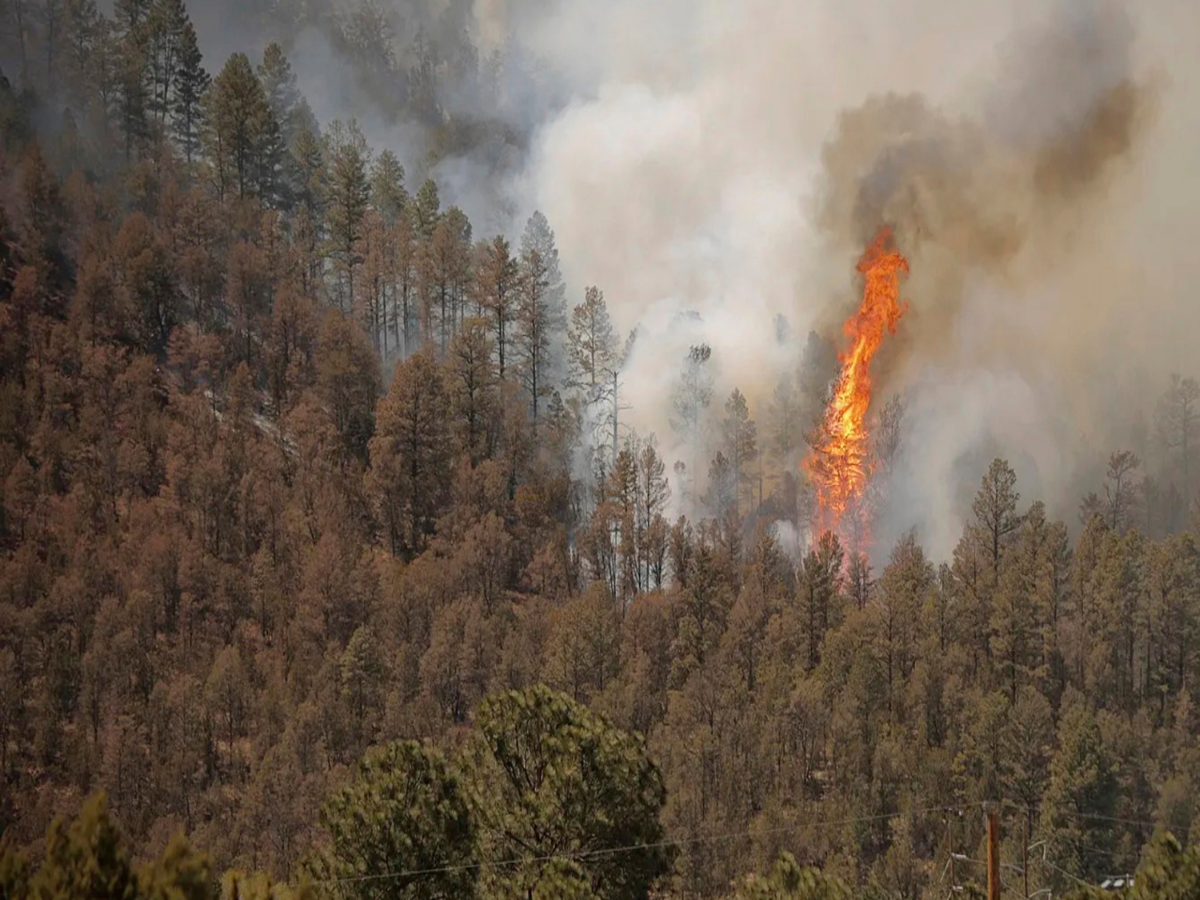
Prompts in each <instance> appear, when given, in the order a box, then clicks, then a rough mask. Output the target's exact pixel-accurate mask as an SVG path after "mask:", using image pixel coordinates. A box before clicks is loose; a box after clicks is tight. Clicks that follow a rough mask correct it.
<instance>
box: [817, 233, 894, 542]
mask: <svg viewBox="0 0 1200 900" xmlns="http://www.w3.org/2000/svg"><path fill="white" fill-rule="evenodd" d="M857 268H858V271H859V272H861V273H862V275H863V278H864V283H863V298H862V303H861V304H860V306H859V308H858V311H857V312H855V314H854V315H853V316H851V317H850V318H849V319H847V320H846V322H845V324H844V325H843V326H842V331H843V333H844V334H845V336H846V337H847V338H848V339H849V346H848V347H847V348H846V349H845V350H844V351H842V352H841V353H840V354H839V360H840V362H841V373H840V374H839V375H838V380H837V383H836V385H835V387H834V394H833V397H832V399H831V400H830V401H829V406H828V407H827V408H826V410H825V417H824V420H823V422H822V423H821V426H820V429H819V432H818V434H817V436H816V438H815V440H813V442H812V443H813V446H812V452H811V453H810V454H809V456H808V458H807V459H806V460H805V462H804V468H805V470H806V471H807V472H808V475H809V478H810V480H811V482H812V484H813V487H814V488H815V490H816V495H817V507H818V508H817V519H816V522H815V523H814V524H815V526H816V533H817V534H821V533H824V532H825V531H833V532H834V533H836V534H838V536H839V537H841V538H843V540H844V541H845V542H846V543H849V544H850V545H851V546H852V547H854V548H855V549H856V550H861V549H864V548H865V545H866V544H867V543H869V537H868V533H867V521H866V515H865V512H866V511H865V509H864V502H863V501H864V499H865V493H866V488H867V486H868V483H869V480H870V477H871V459H870V436H869V434H868V432H867V424H866V416H867V410H868V409H869V408H870V406H871V361H872V360H873V359H874V358H875V354H876V353H877V352H878V350H879V347H880V345H881V344H882V343H883V339H884V336H885V335H886V334H895V332H896V324H897V323H898V322H899V321H900V317H901V316H903V315H904V313H905V311H906V310H907V309H908V304H907V303H905V302H902V301H901V300H900V275H901V273H907V272H908V261H907V260H906V259H905V258H904V257H903V256H902V255H901V254H900V253H899V251H897V250H896V249H895V245H894V243H893V240H892V230H891V228H890V227H887V226H885V227H884V228H883V229H881V230H880V232H879V233H878V234H877V235H876V236H875V239H874V240H873V241H872V242H871V244H870V245H869V246H868V247H867V249H866V251H865V252H864V253H863V255H862V258H861V259H860V260H859V262H858V267H857Z"/></svg>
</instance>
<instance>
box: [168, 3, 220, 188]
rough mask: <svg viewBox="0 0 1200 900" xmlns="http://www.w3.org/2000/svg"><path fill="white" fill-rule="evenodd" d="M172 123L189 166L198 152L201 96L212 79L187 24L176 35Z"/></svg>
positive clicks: (202, 108)
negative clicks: (205, 68)
mask: <svg viewBox="0 0 1200 900" xmlns="http://www.w3.org/2000/svg"><path fill="white" fill-rule="evenodd" d="M176 52H177V54H178V65H177V66H176V68H175V83H174V86H173V88H174V94H173V102H172V109H171V122H172V125H173V127H174V132H175V141H176V143H177V144H178V145H179V149H180V150H182V151H183V157H184V159H185V160H186V161H187V164H188V165H189V166H190V165H191V164H192V163H193V162H195V161H196V158H197V156H198V155H199V153H200V148H201V138H202V134H203V129H204V104H203V100H204V95H205V94H206V93H207V92H208V87H209V84H210V83H211V82H212V79H211V78H210V77H209V74H208V72H206V71H205V70H204V66H203V57H202V56H201V53H200V45H199V43H198V42H197V41H196V29H195V28H194V27H193V26H192V23H191V22H188V23H187V24H186V25H185V26H184V28H183V31H182V32H181V34H180V36H179V46H178V48H177V51H176Z"/></svg>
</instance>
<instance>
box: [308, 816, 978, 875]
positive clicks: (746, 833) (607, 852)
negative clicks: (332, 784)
mask: <svg viewBox="0 0 1200 900" xmlns="http://www.w3.org/2000/svg"><path fill="white" fill-rule="evenodd" d="M976 805H982V804H975V803H970V804H967V805H966V806H967V807H974V806H976ZM962 809H963V807H962V806H932V807H925V808H920V809H906V810H900V811H899V812H894V813H881V814H879V815H875V816H857V817H854V818H849V819H827V820H823V821H820V820H819V821H815V822H811V821H810V822H803V823H799V824H796V825H788V826H783V827H780V828H768V829H751V828H747V829H743V830H741V831H734V832H727V833H724V834H710V835H697V836H695V837H690V838H673V839H668V840H662V841H651V842H643V843H639V844H627V845H625V846H621V847H602V848H599V849H596V850H583V851H580V852H579V853H572V854H565V853H549V854H545V855H543V856H532V857H530V856H527V857H514V858H511V859H503V860H496V861H489V862H482V861H477V862H471V863H460V864H458V865H449V866H432V867H429V868H425V869H406V870H401V871H397V872H378V873H375V874H369V875H348V876H344V877H341V878H326V879H322V880H319V881H312V882H309V883H310V884H314V885H328V884H349V883H360V882H364V881H384V880H389V879H401V878H418V877H423V876H426V875H443V874H450V873H452V872H469V871H472V870H475V869H482V868H485V867H497V868H507V867H511V866H522V865H529V864H531V863H544V862H556V861H562V862H570V861H574V860H581V859H595V858H597V857H604V856H617V855H621V854H625V853H637V852H639V851H642V850H655V849H661V848H664V847H682V846H688V845H695V844H707V843H714V844H715V843H720V842H722V841H729V840H735V839H737V838H740V837H754V836H757V835H775V834H794V833H795V832H797V831H801V830H802V829H805V828H814V827H816V828H834V827H839V826H843V825H859V824H862V823H864V822H885V821H890V820H892V819H898V818H900V817H901V816H906V815H924V814H927V813H935V812H959V811H961V810H962Z"/></svg>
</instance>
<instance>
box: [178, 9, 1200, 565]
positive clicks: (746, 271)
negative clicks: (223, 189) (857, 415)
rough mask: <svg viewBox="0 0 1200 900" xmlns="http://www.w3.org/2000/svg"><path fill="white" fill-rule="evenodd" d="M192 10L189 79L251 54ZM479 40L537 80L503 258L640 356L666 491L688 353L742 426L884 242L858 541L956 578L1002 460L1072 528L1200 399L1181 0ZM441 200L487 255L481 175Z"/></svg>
mask: <svg viewBox="0 0 1200 900" xmlns="http://www.w3.org/2000/svg"><path fill="white" fill-rule="evenodd" d="M380 2H384V4H385V5H386V4H387V3H400V2H401V0H380ZM427 5H429V6H430V7H431V8H434V7H437V6H438V0H431V2H430V3H429V4H427ZM200 6H202V7H204V9H206V10H208V11H207V12H205V11H202V10H200V9H197V10H195V12H194V14H195V15H196V18H197V24H198V28H199V30H200V32H201V38H202V42H203V43H204V46H205V48H206V51H208V52H209V54H210V65H211V66H212V67H214V68H215V67H216V65H217V64H218V60H217V59H213V56H214V55H215V56H216V57H218V59H219V57H220V56H221V55H222V54H224V53H225V52H227V51H229V50H233V49H247V50H249V49H251V47H250V46H249V45H247V46H245V47H243V46H242V44H245V43H246V40H247V39H248V37H247V34H246V33H245V32H238V33H236V34H234V33H231V31H232V29H231V28H230V26H229V25H228V22H229V21H230V19H229V18H228V17H227V16H226V14H225V13H224V12H222V10H224V9H225V5H224V4H223V3H216V2H214V3H212V4H211V5H208V4H200ZM234 19H235V20H236V16H235V17H234ZM470 20H471V28H472V30H473V32H474V38H475V39H476V41H477V42H478V43H479V44H480V45H481V47H482V49H484V51H485V52H486V50H487V49H488V48H489V47H493V46H499V45H501V44H507V45H509V46H510V47H512V46H514V45H515V46H516V47H518V48H520V49H521V50H523V51H525V52H526V53H527V54H528V56H530V57H534V56H536V57H538V58H539V59H540V60H541V61H542V62H543V64H544V65H545V66H546V68H547V70H548V71H549V72H550V73H551V80H552V81H553V83H554V85H555V96H556V102H555V103H554V104H553V105H551V104H549V103H546V104H544V105H539V98H538V97H537V96H534V97H530V98H528V108H525V109H523V110H522V115H523V116H524V117H525V118H526V119H527V120H528V121H532V122H534V123H536V127H535V129H534V130H533V138H532V143H531V147H530V151H529V156H528V158H527V159H526V160H525V161H524V164H523V165H522V166H520V167H519V168H520V171H519V174H518V175H515V176H513V177H512V178H511V179H510V180H509V181H508V182H507V183H506V184H504V185H502V191H501V193H502V194H503V195H504V196H506V197H508V198H509V199H510V200H511V201H512V202H513V203H515V205H516V211H517V215H516V216H515V217H513V218H512V219H511V220H509V221H503V220H499V219H496V214H495V212H494V210H492V211H491V212H490V215H491V217H492V219H496V221H497V222H498V224H499V225H500V226H501V227H504V228H506V229H507V230H509V231H510V233H513V234H515V233H516V232H518V231H519V228H520V225H521V223H522V222H523V221H524V217H525V216H527V215H528V214H529V213H530V212H532V210H533V209H535V208H537V209H541V210H542V211H543V212H544V213H545V214H546V216H547V217H548V219H549V221H550V224H551V226H552V227H553V228H554V230H555V233H556V236H557V239H558V245H559V250H560V254H561V262H562V269H563V273H564V276H565V277H566V280H567V283H568V286H569V289H570V291H571V295H570V296H571V297H572V298H573V300H575V301H577V300H578V299H581V298H582V294H583V289H584V287H585V286H586V285H588V284H596V285H598V286H599V287H601V288H602V289H603V290H604V293H605V297H606V299H607V300H608V302H609V304H610V307H611V308H612V310H613V312H614V315H615V318H616V320H617V323H618V324H619V326H620V327H621V328H622V330H623V331H628V330H629V329H632V328H634V327H635V326H639V327H640V328H641V329H642V337H641V339H640V340H639V342H638V344H637V349H636V351H635V353H634V356H633V358H632V359H631V361H630V364H629V367H628V370H627V372H626V375H625V399H626V400H627V401H628V403H629V404H630V405H631V406H632V408H631V409H630V410H629V411H628V412H627V413H626V414H625V415H626V417H627V421H628V422H629V423H630V424H633V425H635V426H636V427H637V428H638V429H639V430H640V431H642V432H643V433H645V432H649V431H654V432H656V433H657V435H658V437H659V439H660V442H661V443H662V444H663V445H664V448H665V450H666V453H667V456H668V464H670V462H672V461H673V458H674V456H673V455H672V454H673V453H674V452H675V451H676V448H674V447H672V444H673V439H672V437H671V435H670V429H669V426H668V424H667V419H668V396H669V392H670V387H671V383H672V380H673V378H674V376H675V374H676V373H677V371H678V368H679V362H680V360H681V359H682V357H683V355H684V353H685V351H686V348H687V346H688V344H689V343H692V342H695V341H698V340H705V341H707V342H709V343H710V344H711V345H712V346H713V349H714V361H715V362H716V364H717V367H718V372H719V377H718V382H717V400H716V401H714V407H716V406H717V405H718V403H719V402H720V401H721V400H723V399H724V397H725V396H727V395H728V392H729V390H730V389H731V388H732V387H733V386H734V385H737V386H739V387H741V389H742V390H743V391H744V392H745V393H746V394H747V395H748V396H749V397H750V398H751V401H752V403H753V404H754V405H755V407H756V410H755V411H756V413H757V414H758V415H759V416H760V418H761V416H762V414H763V410H762V406H763V405H764V403H765V401H766V399H767V398H768V397H769V395H770V392H771V390H772V389H773V387H774V385H775V383H776V382H777V380H778V378H779V375H780V373H781V372H782V371H784V370H785V369H787V368H790V367H794V366H795V365H796V363H797V357H798V354H799V351H800V348H801V346H802V343H803V336H804V334H805V333H806V331H807V330H808V329H810V328H817V329H819V330H821V331H822V332H823V333H826V334H828V335H830V336H833V335H835V334H836V333H837V327H838V324H839V322H840V320H841V318H842V317H844V315H845V314H846V313H847V312H848V311H849V309H850V308H851V307H852V305H853V303H854V302H855V299H856V298H855V291H856V290H857V286H856V283H855V281H854V277H853V276H854V263H855V260H856V258H857V256H858V254H859V252H860V251H861V248H862V245H863V243H864V242H865V241H866V240H867V239H869V237H870V236H871V233H873V231H874V230H875V229H876V228H877V227H878V226H879V225H882V224H884V221H885V220H886V221H889V222H890V223H891V224H894V225H895V226H896V230H897V237H898V239H899V243H900V249H901V250H902V251H903V252H905V253H906V254H907V255H908V256H909V258H910V263H911V269H912V275H911V277H910V278H909V280H908V282H907V283H906V286H905V296H906V298H907V299H908V300H909V301H910V302H911V304H912V308H911V312H910V314H909V315H908V316H907V317H906V318H905V320H904V321H902V323H901V326H900V334H899V335H897V338H896V340H895V342H894V345H893V346H892V347H891V348H885V351H884V352H883V354H882V355H881V357H880V358H879V361H878V362H879V365H880V366H881V370H880V372H879V373H877V374H878V375H879V376H880V381H881V384H880V386H879V387H880V392H881V394H883V393H887V392H890V391H903V392H904V395H905V396H906V398H907V400H908V404H909V407H908V409H909V411H908V416H907V419H906V430H905V434H904V442H905V454H904V458H903V461H902V465H901V467H900V472H899V474H898V476H897V483H896V484H895V485H893V502H892V503H891V505H890V508H889V513H888V521H887V523H886V528H885V529H884V530H885V531H886V532H887V534H880V535H879V537H880V539H881V542H885V541H886V540H887V538H888V537H889V536H890V535H892V534H895V533H896V532H897V531H899V530H902V529H904V528H907V527H909V526H912V525H917V526H918V527H919V530H920V532H921V535H922V537H923V539H924V540H925V542H926V544H927V546H929V548H930V549H931V550H932V552H933V553H934V554H935V555H938V556H943V555H945V554H947V553H948V552H949V550H950V549H951V547H952V546H953V543H954V541H956V540H957V538H958V535H959V533H960V531H961V527H962V517H963V514H964V512H965V511H966V510H967V508H968V506H969V498H970V497H971V495H973V493H974V491H975V488H976V487H977V484H978V480H979V478H980V476H981V474H982V472H983V469H984V468H985V467H986V464H987V462H988V460H990V458H991V457H992V456H993V455H997V454H1000V455H1004V456H1007V457H1008V458H1009V459H1010V460H1011V461H1012V462H1013V464H1014V466H1015V468H1016V469H1017V473H1018V476H1019V479H1020V483H1019V486H1020V488H1021V490H1022V494H1023V497H1024V498H1025V499H1026V500H1033V499H1038V498H1040V499H1044V500H1046V502H1047V504H1048V505H1049V506H1050V510H1051V512H1052V513H1055V514H1057V515H1059V516H1062V517H1064V518H1066V519H1068V520H1069V521H1071V522H1072V523H1073V521H1074V518H1075V510H1076V507H1077V503H1078V499H1079V496H1080V494H1081V493H1082V492H1083V491H1084V490H1090V489H1095V487H1096V482H1097V478H1098V475H1099V473H1100V472H1101V471H1102V468H1103V462H1104V458H1105V457H1106V455H1107V453H1108V451H1109V450H1112V449H1117V448H1118V447H1123V446H1126V445H1128V446H1132V448H1133V449H1135V450H1137V451H1139V452H1142V453H1143V454H1144V455H1148V453H1147V448H1146V447H1145V446H1143V445H1141V444H1138V443H1136V441H1137V440H1138V439H1137V434H1138V430H1137V425H1138V423H1137V421H1136V419H1137V413H1138V412H1139V411H1140V412H1142V413H1144V414H1146V415H1152V410H1153V401H1154V398H1155V397H1156V395H1157V394H1158V393H1159V392H1160V391H1161V390H1162V388H1163V387H1164V386H1165V384H1166V379H1167V375H1168V373H1169V372H1171V371H1181V372H1184V373H1185V374H1200V355H1198V354H1196V353H1195V352H1194V348H1195V346H1196V336H1197V334H1198V333H1200V332H1198V328H1200V301H1197V299H1196V298H1195V296H1194V292H1193V290H1191V286H1192V285H1193V284H1195V283H1196V282H1197V280H1198V279H1200V253H1197V252H1196V251H1195V250H1194V249H1193V246H1192V245H1193V243H1194V237H1193V234H1194V232H1195V231H1196V227H1195V226H1197V225H1200V211H1198V210H1200V206H1198V205H1197V204H1198V201H1200V174H1197V166H1198V158H1197V153H1196V148H1197V147H1198V146H1200V103H1197V102H1196V99H1195V98H1196V97H1197V96H1200V77H1198V76H1200V61H1198V59H1197V54H1196V52H1195V48H1196V47H1197V46H1200V5H1198V4H1196V3H1195V2H1194V0H1140V2H1132V0H1130V2H1128V3H1126V4H1124V5H1123V4H1122V3H1120V2H1119V0H1111V2H1110V0H971V2H965V3H964V2H960V0H912V2H907V3H891V2H886V0H806V2H803V3H796V2H793V0H732V2H731V0H655V2H653V3H646V2H644V0H474V7H473V10H472V12H471V14H470ZM292 58H293V64H294V65H295V68H296V69H297V72H298V74H299V76H300V81H301V87H302V88H303V90H304V91H305V93H306V95H307V96H308V98H309V100H310V102H311V103H312V106H313V108H314V110H315V111H316V113H317V115H318V117H319V118H321V119H322V120H323V121H327V120H329V119H331V118H334V117H345V116H346V115H348V114H350V113H354V114H356V115H357V116H358V117H359V118H360V119H361V120H363V121H364V124H365V126H366V127H365V130H366V132H367V134H368V137H369V138H371V140H372V141H373V142H374V143H376V144H377V145H380V144H384V143H393V144H395V145H397V146H396V147H394V149H398V150H399V151H400V152H401V155H402V156H405V155H406V154H405V152H404V151H405V150H406V149H411V148H410V145H411V143H412V141H411V136H409V135H406V134H404V133H402V132H399V131H396V130H395V129H391V130H389V129H388V128H386V127H384V126H382V125H378V124H373V120H372V114H371V110H370V108H369V103H367V102H366V101H365V100H364V99H363V98H359V97H357V96H356V95H355V94H354V93H353V90H352V88H351V87H350V85H351V84H352V81H351V79H350V77H349V76H348V75H346V74H345V73H344V72H341V71H340V69H339V64H338V61H337V60H336V59H335V58H334V57H333V56H332V55H331V52H330V51H329V49H328V46H327V45H326V44H324V43H323V42H322V40H321V39H320V38H319V37H317V36H315V35H313V36H311V40H301V41H300V42H298V43H297V45H296V46H295V47H294V48H293V50H292ZM564 95H565V96H567V97H570V98H571V99H570V101H569V102H568V103H567V104H566V105H565V106H563V104H562V103H561V102H560V99H559V98H561V97H562V96H564ZM435 174H438V175H439V177H440V178H441V179H442V180H443V182H444V183H443V185H442V187H443V194H444V196H447V197H448V199H449V200H450V202H460V203H461V204H462V205H464V208H466V209H467V211H468V213H469V214H471V216H472V219H473V220H474V221H476V223H477V233H482V232H485V231H487V230H489V228H490V227H491V221H490V220H489V218H488V215H489V212H488V205H489V203H490V202H491V199H492V198H493V197H494V191H493V192H492V193H489V194H486V195H485V194H484V193H483V192H482V190H481V189H480V190H476V189H475V187H474V184H475V181H476V180H477V179H479V180H481V179H482V178H483V177H484V175H483V173H481V172H479V171H478V169H477V168H476V167H474V166H473V164H472V163H471V161H470V160H460V161H451V162H450V163H449V164H447V165H446V166H444V167H443V169H442V170H441V172H439V173H435ZM685 310H695V311H697V312H698V313H699V314H700V320H699V322H698V323H697V322H695V321H694V320H689V323H681V320H680V319H678V318H677V314H678V313H680V312H682V311H685ZM776 314H783V315H784V316H786V317H787V319H788V320H789V322H790V324H791V330H792V335H793V339H792V341H791V343H789V344H788V345H785V346H778V345H777V343H776V340H775V316H776Z"/></svg>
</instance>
